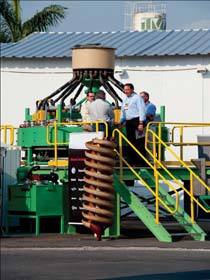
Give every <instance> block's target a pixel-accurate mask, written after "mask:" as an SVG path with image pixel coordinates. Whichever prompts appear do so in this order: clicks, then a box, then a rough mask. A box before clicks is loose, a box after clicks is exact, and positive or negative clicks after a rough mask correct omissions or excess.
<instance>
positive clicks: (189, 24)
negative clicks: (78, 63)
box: [21, 0, 210, 32]
mask: <svg viewBox="0 0 210 280" xmlns="http://www.w3.org/2000/svg"><path fill="white" fill-rule="evenodd" d="M150 2H151V1H150ZM153 2H155V1H153ZM161 3H166V13H167V29H191V28H193V29H196V28H208V29H210V1H161ZM51 4H60V5H63V6H65V7H67V8H68V10H67V16H66V18H65V20H64V21H63V22H62V23H61V24H59V26H57V27H53V28H51V30H50V31H57V32H58V31H65V32H66V31H73V32H75V31H119V30H123V28H124V1H46V0H42V1H36V0H35V1H33V0H28V1H27V0H22V1H21V7H22V13H23V18H24V19H27V18H30V17H31V16H32V15H33V14H34V13H35V12H37V11H39V10H41V9H42V8H43V7H45V6H48V5H51Z"/></svg>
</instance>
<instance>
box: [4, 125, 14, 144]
mask: <svg viewBox="0 0 210 280" xmlns="http://www.w3.org/2000/svg"><path fill="white" fill-rule="evenodd" d="M15 129H16V128H15V127H14V126H13V125H9V124H5V125H1V126H0V132H1V140H2V142H3V143H4V144H9V145H14V140H15ZM8 138H9V140H8Z"/></svg>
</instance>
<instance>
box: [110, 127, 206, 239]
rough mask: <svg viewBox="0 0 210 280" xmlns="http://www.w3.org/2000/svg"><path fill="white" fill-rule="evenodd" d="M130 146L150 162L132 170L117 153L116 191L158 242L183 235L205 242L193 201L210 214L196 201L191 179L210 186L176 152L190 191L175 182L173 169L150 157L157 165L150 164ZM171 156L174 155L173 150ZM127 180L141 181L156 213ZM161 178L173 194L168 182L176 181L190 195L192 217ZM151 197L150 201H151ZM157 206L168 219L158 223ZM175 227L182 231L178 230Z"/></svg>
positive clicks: (165, 146)
mask: <svg viewBox="0 0 210 280" xmlns="http://www.w3.org/2000/svg"><path fill="white" fill-rule="evenodd" d="M117 133H118V137H119V138H120V137H121V138H122V139H123V140H124V141H126V138H125V136H124V135H121V132H117ZM151 133H153V134H154V137H156V138H158V142H159V143H161V145H162V146H163V147H164V148H165V149H168V150H169V152H170V148H168V147H167V145H166V144H165V143H164V142H163V141H162V140H161V139H160V138H159V137H158V135H156V134H155V133H154V132H153V131H152V132H151ZM122 139H121V141H122ZM119 143H120V141H119ZM127 143H128V145H130V144H131V143H130V142H129V141H127ZM131 146H132V144H131ZM132 148H133V149H134V150H135V151H136V152H137V153H138V154H139V156H140V157H141V158H142V159H143V160H145V162H146V163H147V166H148V165H149V167H146V168H144V167H143V168H139V169H136V168H135V169H134V168H132V167H130V166H129V164H128V163H127V162H126V160H125V159H124V158H123V156H122V154H121V152H117V154H118V156H119V159H120V161H119V162H120V168H119V169H116V172H115V174H114V179H115V182H114V185H115V190H116V193H117V194H118V195H119V196H120V197H122V199H123V200H124V202H125V203H126V204H127V205H128V206H129V207H130V209H131V210H132V211H133V212H134V213H135V214H136V216H137V217H138V218H139V219H140V220H141V221H142V222H143V224H144V225H145V226H146V227H147V228H148V229H149V230H150V231H151V232H152V234H153V235H154V236H155V237H156V238H157V239H158V240H159V241H162V242H171V241H174V240H176V239H177V238H180V237H184V236H190V237H191V238H192V239H194V240H197V241H205V237H206V235H207V234H206V233H205V232H204V231H203V229H202V228H201V227H200V226H199V225H198V224H197V223H196V222H195V220H194V204H197V205H198V206H199V207H201V208H202V209H203V210H205V211H206V210H207V211H206V212H207V213H210V210H209V209H208V208H205V207H203V205H201V203H200V202H199V200H197V199H196V198H195V197H194V196H193V183H192V181H193V178H196V180H198V181H199V182H200V183H201V184H202V185H203V186H204V188H206V189H207V190H210V188H209V186H207V185H206V184H205V183H204V182H203V181H202V180H201V178H199V176H198V175H196V174H195V173H194V172H193V171H192V170H191V169H190V168H189V167H188V166H187V165H186V164H185V163H184V162H183V161H182V160H181V159H179V158H178V156H177V155H175V157H176V159H177V158H178V160H179V164H180V166H181V170H182V171H183V170H184V172H185V174H187V176H188V180H189V181H190V187H191V189H190V190H188V189H186V188H185V186H184V185H182V183H180V182H178V181H179V179H180V178H176V175H174V174H173V172H172V173H171V172H170V171H169V170H168V168H167V166H166V165H164V164H163V163H162V162H161V161H159V160H158V159H156V158H154V157H153V159H154V161H155V162H156V165H152V164H151V163H149V162H148V161H147V159H146V158H144V157H143V156H142V155H141V154H140V153H139V151H137V150H136V149H135V147H134V146H132ZM172 155H174V154H173V153H172ZM150 156H152V154H150ZM125 166H127V167H125ZM188 173H189V174H188ZM126 180H140V181H141V183H142V184H143V185H144V186H145V187H146V188H147V189H148V190H149V191H150V193H151V196H152V200H153V201H154V207H155V214H154V213H152V212H153V211H150V209H149V208H148V207H147V206H145V204H144V201H145V199H144V198H141V197H139V196H138V195H137V194H135V193H134V192H132V190H131V188H129V187H128V186H127V185H126ZM161 180H162V181H164V183H166V184H167V185H168V186H169V189H170V188H171V189H174V193H175V194H176V193H177V191H176V190H175V188H174V187H172V186H170V185H171V183H170V181H171V180H175V181H176V183H178V185H179V186H180V188H181V189H182V190H184V192H185V193H186V194H187V195H189V197H190V200H191V216H189V215H188V213H186V211H185V210H184V209H183V208H182V207H181V206H180V205H179V201H178V196H177V194H176V198H175V199H174V198H173V197H172V196H171V194H170V191H169V192H168V190H166V189H165V187H164V184H163V183H161ZM152 200H150V202H151V201H152ZM150 205H151V204H150ZM160 207H164V208H165V209H166V210H167V211H168V214H167V216H170V217H171V219H170V222H166V221H162V222H161V219H160V218H159V209H160ZM118 219H119V217H118ZM172 220H173V222H172ZM178 227H179V228H180V229H181V230H179V231H178V232H177V228H178ZM173 228H174V230H173Z"/></svg>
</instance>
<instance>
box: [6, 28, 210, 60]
mask: <svg viewBox="0 0 210 280" xmlns="http://www.w3.org/2000/svg"><path fill="white" fill-rule="evenodd" d="M96 43H97V44H101V45H104V46H107V47H113V48H116V56H118V57H121V56H163V55H197V54H198V55H207V54H210V29H200V30H165V31H158V30H153V31H142V32H139V31H116V32H37V33H33V34H31V35H30V36H28V37H27V38H25V39H23V40H21V41H19V42H17V43H14V44H11V43H9V44H1V56H2V57H8V58H9V57H17V58H32V57H37V58H38V57H40V58H42V57H49V58H51V57H71V48H72V47H74V46H75V45H78V44H80V45H85V44H96Z"/></svg>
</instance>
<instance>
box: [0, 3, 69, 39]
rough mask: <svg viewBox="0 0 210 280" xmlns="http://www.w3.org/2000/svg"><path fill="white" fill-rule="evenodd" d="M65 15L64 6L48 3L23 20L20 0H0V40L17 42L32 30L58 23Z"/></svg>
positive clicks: (43, 29) (44, 28)
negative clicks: (48, 4)
mask: <svg viewBox="0 0 210 280" xmlns="http://www.w3.org/2000/svg"><path fill="white" fill-rule="evenodd" d="M65 15H66V8H65V7H63V6H61V5H50V6H47V7H45V8H44V9H42V10H41V11H39V12H37V13H36V14H35V15H34V16H33V17H32V18H30V19H28V20H27V21H25V22H23V21H22V18H21V6H20V0H12V1H8V0H0V42H3V43H8V42H17V41H19V40H21V39H23V38H25V37H26V36H28V35H29V34H31V33H33V32H36V31H38V32H40V31H47V30H49V28H50V27H52V26H55V25H57V24H58V23H60V22H61V21H62V20H63V19H64V18H65Z"/></svg>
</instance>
